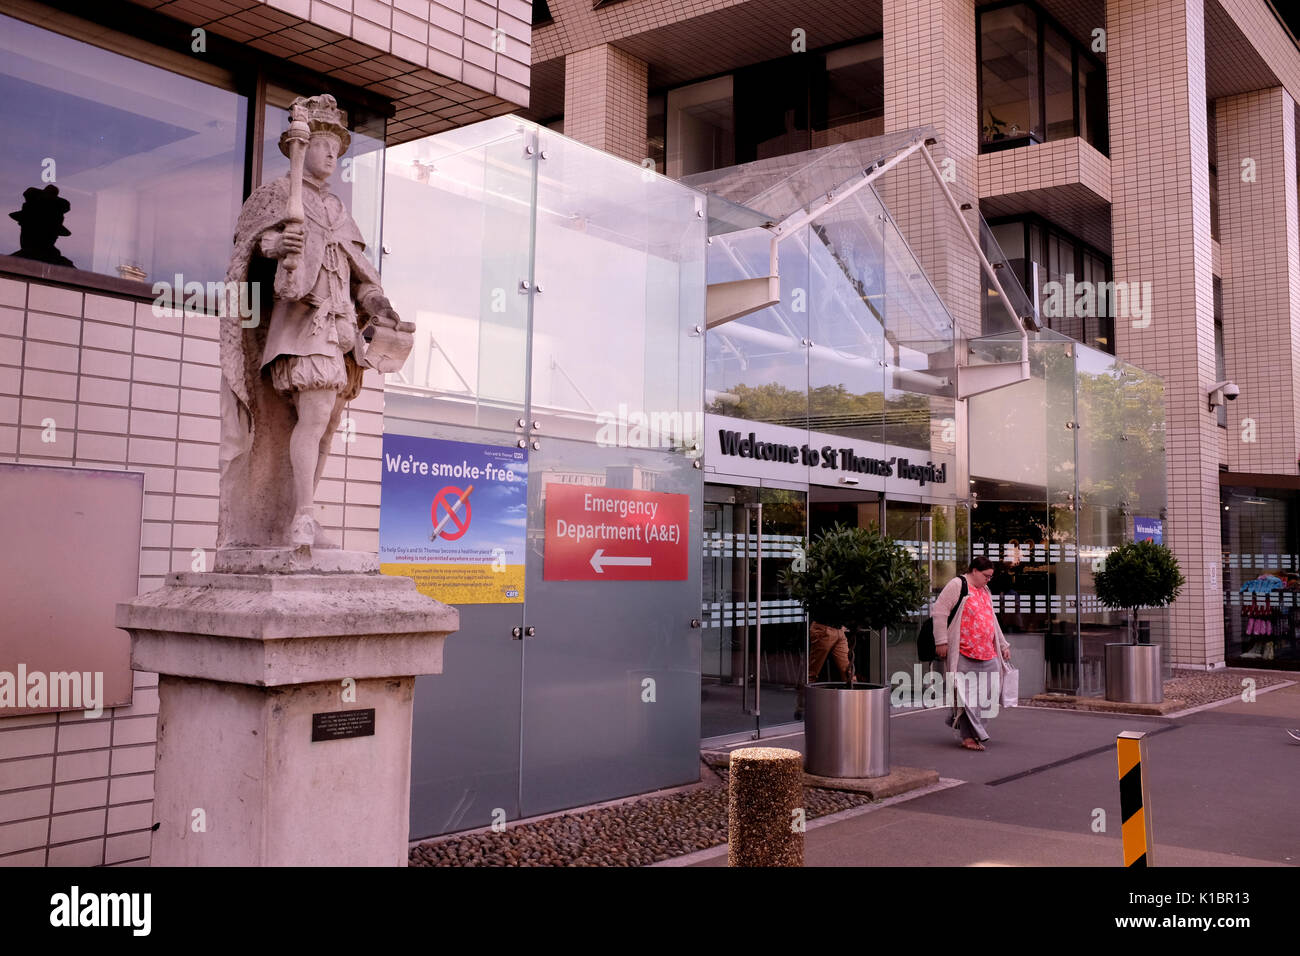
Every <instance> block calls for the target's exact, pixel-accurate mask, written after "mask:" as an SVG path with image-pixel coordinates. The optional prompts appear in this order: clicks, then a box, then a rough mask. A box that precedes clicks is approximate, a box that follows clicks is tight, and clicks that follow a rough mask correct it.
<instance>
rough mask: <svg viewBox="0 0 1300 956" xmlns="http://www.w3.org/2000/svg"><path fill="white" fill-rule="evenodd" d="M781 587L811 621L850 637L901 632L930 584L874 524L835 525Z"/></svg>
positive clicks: (783, 578) (783, 576)
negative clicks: (857, 630) (863, 631)
mask: <svg viewBox="0 0 1300 956" xmlns="http://www.w3.org/2000/svg"><path fill="white" fill-rule="evenodd" d="M781 583H782V585H783V586H784V587H787V588H789V590H790V594H791V595H792V596H793V597H794V598H795V599H796V600H797V601H798V602H799V603H800V604H802V605H803V607H804V610H806V611H807V612H808V617H809V619H811V620H813V621H817V622H818V623H820V624H825V625H826V626H827V627H846V626H847V627H848V628H849V629H850V631H852V629H853V628H854V627H865V628H868V629H870V630H873V631H877V630H880V629H881V628H885V627H897V626H899V625H901V624H902V623H903V622H904V621H906V620H907V618H908V615H910V614H911V613H912V612H913V611H915V610H917V609H918V608H920V607H922V606H923V605H924V604H925V602H926V599H927V598H928V597H929V595H930V584H929V581H928V580H927V579H926V577H925V575H923V574H922V573H921V572H920V571H919V570H918V569H917V566H916V559H915V558H914V557H912V555H911V554H910V553H909V552H908V551H907V550H906V549H905V548H903V547H902V546H901V545H899V544H897V543H896V542H895V541H894V540H893V539H892V538H889V537H887V536H886V535H883V534H881V533H880V532H879V531H878V530H877V528H876V526H875V525H874V524H873V525H872V526H871V527H870V528H849V527H845V526H844V525H840V524H837V525H835V526H834V527H833V528H831V529H829V530H827V531H823V532H821V533H820V534H818V535H817V536H816V537H815V538H813V540H812V542H811V543H810V544H809V545H808V547H807V552H806V556H805V561H804V568H803V570H795V569H794V568H793V567H792V568H787V569H786V570H785V571H782V572H781ZM851 653H852V645H850V655H851ZM853 673H854V671H853V669H852V668H850V675H852V674H853Z"/></svg>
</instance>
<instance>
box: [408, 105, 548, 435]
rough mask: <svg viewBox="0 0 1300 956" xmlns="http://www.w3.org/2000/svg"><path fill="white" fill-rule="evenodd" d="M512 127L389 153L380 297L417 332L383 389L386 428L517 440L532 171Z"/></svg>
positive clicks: (490, 126)
mask: <svg viewBox="0 0 1300 956" xmlns="http://www.w3.org/2000/svg"><path fill="white" fill-rule="evenodd" d="M515 126H516V124H515V123H514V122H513V121H510V120H503V121H501V122H496V123H479V124H476V125H475V126H471V127H465V128H464V130H463V131H462V130H457V131H453V132H454V134H455V135H453V134H452V133H448V134H443V135H441V136H436V137H430V138H428V139H423V140H416V141H414V142H411V143H404V144H402V145H401V146H397V147H394V148H393V149H390V150H388V151H387V153H388V155H387V168H388V176H387V180H388V186H387V196H386V204H387V206H388V217H387V224H388V225H387V229H388V240H387V241H388V244H389V248H390V249H391V250H392V253H391V254H390V255H388V256H385V261H384V270H383V275H384V290H385V292H386V293H387V295H388V297H389V299H390V301H391V302H392V303H393V307H394V308H395V309H396V310H397V312H398V314H399V315H401V316H402V317H403V318H404V319H406V320H408V321H411V322H414V323H415V324H416V332H415V346H414V348H413V349H412V351H411V356H410V358H409V359H408V360H407V363H406V365H405V367H404V368H403V369H402V370H401V371H400V372H396V373H394V374H392V375H389V376H387V377H386V382H385V418H386V420H389V421H397V420H401V419H409V420H412V421H443V422H450V423H457V424H463V425H476V426H478V427H482V428H489V429H494V430H505V431H511V432H513V431H515V430H516V428H517V422H518V419H519V418H520V417H522V416H523V415H524V412H525V409H524V396H525V390H526V388H527V355H528V320H529V310H530V305H531V297H530V296H528V295H522V294H520V291H519V290H520V282H522V281H526V280H528V278H529V276H530V274H531V265H532V221H533V212H532V201H533V162H532V160H531V159H530V158H529V157H527V156H526V155H525V153H524V147H525V146H526V145H527V142H528V141H527V138H526V136H525V133H524V132H523V131H522V130H518V129H516V128H515ZM482 127H486V128H482Z"/></svg>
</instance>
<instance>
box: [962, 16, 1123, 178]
mask: <svg viewBox="0 0 1300 956" xmlns="http://www.w3.org/2000/svg"><path fill="white" fill-rule="evenodd" d="M977 24H978V25H977V27H976V30H977V33H978V38H979V62H980V73H979V83H980V143H981V148H982V149H983V150H984V151H986V152H988V151H992V150H999V149H1010V148H1013V147H1016V146H1027V145H1030V144H1033V143H1043V142H1046V141H1048V140H1053V139H1066V138H1068V137H1071V136H1080V137H1082V138H1083V139H1084V140H1085V141H1087V142H1088V143H1091V144H1092V145H1093V146H1094V147H1095V148H1096V149H1097V150H1099V151H1100V152H1103V153H1105V152H1107V151H1108V150H1109V137H1108V134H1107V126H1106V122H1107V119H1106V71H1105V68H1104V67H1103V66H1102V65H1101V62H1100V61H1099V60H1097V59H1096V57H1095V56H1094V55H1093V53H1092V51H1091V49H1090V45H1089V41H1090V40H1091V38H1090V37H1080V38H1075V37H1072V36H1070V35H1069V34H1068V33H1066V32H1065V31H1064V30H1063V29H1061V27H1060V25H1059V24H1057V23H1056V22H1055V21H1054V20H1053V19H1052V18H1051V17H1050V16H1048V15H1047V14H1046V13H1044V12H1043V11H1042V10H1041V9H1040V8H1039V7H1038V6H1036V5H1035V4H1031V3H1021V4H1015V5H1012V6H1003V7H997V8H993V9H985V10H980V11H978V12H977Z"/></svg>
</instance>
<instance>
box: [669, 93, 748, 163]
mask: <svg viewBox="0 0 1300 956" xmlns="http://www.w3.org/2000/svg"><path fill="white" fill-rule="evenodd" d="M667 154H668V175H669V176H671V177H672V178H674V179H679V178H681V177H682V176H690V175H691V174H692V173H704V172H708V171H709V170H711V169H722V168H724V167H726V166H734V165H735V163H736V120H735V103H734V100H733V97H732V82H731V77H730V76H720V77H717V78H716V79H712V80H705V81H704V82H703V83H692V84H691V85H690V86H683V87H680V88H679V89H675V90H670V91H669V92H668V146H667Z"/></svg>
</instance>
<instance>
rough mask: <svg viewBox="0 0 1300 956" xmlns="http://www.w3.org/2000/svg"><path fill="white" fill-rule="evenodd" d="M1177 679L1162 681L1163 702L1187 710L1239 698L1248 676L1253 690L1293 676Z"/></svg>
mask: <svg viewBox="0 0 1300 956" xmlns="http://www.w3.org/2000/svg"><path fill="white" fill-rule="evenodd" d="M1174 673H1176V674H1177V675H1178V676H1177V677H1174V678H1171V679H1170V680H1167V681H1165V700H1181V701H1184V702H1186V704H1187V706H1188V707H1199V706H1200V705H1202V704H1213V703H1215V702H1217V701H1221V700H1229V699H1231V698H1234V697H1235V698H1240V697H1241V692H1242V689H1243V685H1242V683H1241V682H1242V679H1243V678H1246V677H1249V678H1251V679H1252V680H1254V681H1255V688H1256V689H1257V690H1258V689H1260V688H1263V687H1270V686H1272V685H1273V684H1283V683H1286V682H1287V681H1289V680H1294V679H1295V678H1294V677H1290V676H1288V675H1287V674H1286V673H1281V674H1264V673H1261V672H1259V671H1243V670H1236V669H1230V670H1222V671H1175V672H1174ZM1033 706H1035V707H1058V708H1072V707H1073V704H1071V703H1070V702H1068V701H1061V702H1059V703H1058V702H1056V701H1044V700H1035V701H1034V702H1033Z"/></svg>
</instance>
